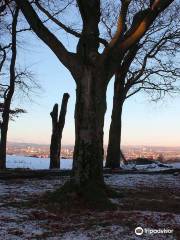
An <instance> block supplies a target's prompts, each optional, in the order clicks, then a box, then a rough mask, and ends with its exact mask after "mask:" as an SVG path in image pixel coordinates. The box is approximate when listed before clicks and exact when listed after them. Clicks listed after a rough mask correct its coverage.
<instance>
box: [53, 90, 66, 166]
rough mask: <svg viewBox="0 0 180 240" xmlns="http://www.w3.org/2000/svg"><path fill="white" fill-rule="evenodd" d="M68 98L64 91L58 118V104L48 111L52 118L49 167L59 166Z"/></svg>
mask: <svg viewBox="0 0 180 240" xmlns="http://www.w3.org/2000/svg"><path fill="white" fill-rule="evenodd" d="M68 99H69V94H68V93H64V95H63V99H62V103H61V111H60V114H59V118H58V104H55V105H54V108H53V111H52V112H51V113H50V115H51V118H52V135H51V145H50V166H49V168H50V169H53V168H60V153H61V139H62V132H63V128H64V124H65V117H66V111H67V103H68Z"/></svg>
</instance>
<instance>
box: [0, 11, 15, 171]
mask: <svg viewBox="0 0 180 240" xmlns="http://www.w3.org/2000/svg"><path fill="white" fill-rule="evenodd" d="M18 13H19V8H18V7H16V8H15V12H14V13H13V16H12V18H13V20H12V43H11V53H12V56H11V62H10V69H9V72H10V84H9V87H8V89H7V91H5V93H4V94H5V98H4V99H5V101H4V107H3V108H4V109H3V112H2V122H1V140H0V168H1V169H4V168H6V143H7V131H8V123H9V115H10V114H9V112H10V106H11V100H12V97H13V94H14V89H15V78H16V73H15V65H16V54H17V51H16V27H17V19H18ZM4 57H5V52H4ZM3 87H4V86H3Z"/></svg>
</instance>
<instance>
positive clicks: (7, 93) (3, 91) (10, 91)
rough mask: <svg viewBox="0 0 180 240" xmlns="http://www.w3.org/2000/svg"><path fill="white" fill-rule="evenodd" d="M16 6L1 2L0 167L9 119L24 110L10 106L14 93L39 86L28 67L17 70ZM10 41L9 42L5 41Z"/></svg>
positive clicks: (4, 152)
mask: <svg viewBox="0 0 180 240" xmlns="http://www.w3.org/2000/svg"><path fill="white" fill-rule="evenodd" d="M18 16H19V8H18V7H17V6H16V5H15V4H14V3H12V1H2V2H1V5H0V22H1V26H0V35H1V36H3V37H4V38H0V169H5V168H6V145H7V132H8V125H9V120H13V119H14V117H17V116H18V115H19V114H21V113H25V112H26V111H25V110H24V109H21V108H12V107H11V105H12V100H13V96H14V93H15V91H16V93H17V92H18V93H20V92H21V93H23V94H26V95H28V96H29V93H30V92H31V93H32V89H33V88H34V87H35V88H39V85H38V84H37V83H35V82H34V81H33V79H32V74H31V73H30V72H29V71H27V69H25V70H23V71H20V70H17V68H16V63H17V33H19V32H20V31H24V30H25V29H17V25H18ZM8 42H9V43H8Z"/></svg>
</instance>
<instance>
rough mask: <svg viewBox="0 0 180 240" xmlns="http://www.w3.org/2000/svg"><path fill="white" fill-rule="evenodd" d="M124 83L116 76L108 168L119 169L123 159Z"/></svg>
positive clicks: (107, 159)
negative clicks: (122, 119)
mask: <svg viewBox="0 0 180 240" xmlns="http://www.w3.org/2000/svg"><path fill="white" fill-rule="evenodd" d="M123 94H124V83H123V82H122V81H120V79H119V77H118V76H116V78H115V83H114V97H113V109H112V115H111V125H110V130H109V143H108V148H107V157H106V167H108V168H119V167H120V159H121V148H120V146H121V127H122V121H121V118H122V108H123V103H124V95H123Z"/></svg>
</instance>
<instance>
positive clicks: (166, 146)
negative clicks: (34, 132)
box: [7, 141, 180, 148]
mask: <svg viewBox="0 0 180 240" xmlns="http://www.w3.org/2000/svg"><path fill="white" fill-rule="evenodd" d="M8 144H27V145H28V144H29V145H39V146H49V145H50V144H48V143H37V142H18V141H17V142H14V141H8V142H7V145H8ZM65 146H70V147H73V146H74V144H62V147H65ZM103 146H104V147H107V144H104V145H103ZM121 146H122V148H123V147H152V148H153V147H154V148H156V147H159V148H180V145H179V146H178V145H177V146H170V145H169V146H168V145H153V144H152V145H151V144H150V145H146V144H125V145H124V144H122V145H121Z"/></svg>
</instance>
